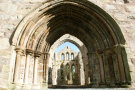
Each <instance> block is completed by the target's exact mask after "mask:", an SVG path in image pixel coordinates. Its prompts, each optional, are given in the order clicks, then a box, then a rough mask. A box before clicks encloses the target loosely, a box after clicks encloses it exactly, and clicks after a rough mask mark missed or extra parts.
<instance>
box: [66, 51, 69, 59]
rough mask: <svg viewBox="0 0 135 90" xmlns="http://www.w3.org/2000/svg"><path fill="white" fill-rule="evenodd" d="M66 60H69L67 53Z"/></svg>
mask: <svg viewBox="0 0 135 90" xmlns="http://www.w3.org/2000/svg"><path fill="white" fill-rule="evenodd" d="M66 60H69V53H68V52H67V53H66Z"/></svg>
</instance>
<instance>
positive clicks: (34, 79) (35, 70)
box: [33, 57, 39, 84]
mask: <svg viewBox="0 0 135 90" xmlns="http://www.w3.org/2000/svg"><path fill="white" fill-rule="evenodd" d="M38 58H39V57H35V60H34V74H33V83H34V84H37V68H38V67H37V65H38Z"/></svg>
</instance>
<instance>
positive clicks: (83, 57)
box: [49, 34, 89, 87]
mask: <svg viewBox="0 0 135 90" xmlns="http://www.w3.org/2000/svg"><path fill="white" fill-rule="evenodd" d="M65 42H70V43H73V44H74V45H76V46H77V47H78V49H79V50H80V52H79V55H80V59H79V60H78V61H79V65H80V66H79V67H80V70H79V71H80V73H78V74H79V75H80V78H79V77H78V78H79V79H80V81H78V85H82V86H83V85H85V84H86V83H88V81H87V79H88V77H89V76H88V67H87V66H86V65H87V63H88V56H87V51H88V50H87V48H86V47H85V45H84V44H83V43H82V42H81V41H80V40H79V39H78V38H76V37H74V36H72V35H70V34H65V35H63V36H61V37H60V38H59V39H58V40H57V41H56V42H55V43H54V44H53V45H52V46H51V48H50V51H49V53H50V59H49V62H53V61H55V60H56V52H55V50H56V49H57V48H58V46H59V45H61V44H63V43H65ZM63 54H64V53H63ZM64 57H65V58H66V55H64ZM76 58H77V57H76ZM53 63H55V62H53ZM53 66H54V65H53ZM53 68H54V70H53V71H52V72H53V74H54V75H52V76H55V73H56V67H55V66H54V67H52V69H53ZM77 69H79V68H77ZM84 69H85V71H84ZM79 71H78V72H79ZM85 79H86V80H85ZM52 80H53V81H52V82H54V84H53V85H54V86H55V85H57V84H56V82H55V81H56V77H53V79H52ZM85 81H87V82H85ZM59 86H60V85H59ZM68 87H70V86H68Z"/></svg>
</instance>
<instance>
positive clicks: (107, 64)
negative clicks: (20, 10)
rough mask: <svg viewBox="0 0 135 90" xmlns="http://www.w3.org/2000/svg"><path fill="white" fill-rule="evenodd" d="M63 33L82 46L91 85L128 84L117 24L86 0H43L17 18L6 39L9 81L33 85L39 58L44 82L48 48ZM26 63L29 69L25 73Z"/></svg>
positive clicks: (123, 42) (123, 40) (129, 81)
mask: <svg viewBox="0 0 135 90" xmlns="http://www.w3.org/2000/svg"><path fill="white" fill-rule="evenodd" d="M64 34H70V35H72V36H75V37H76V38H78V39H79V40H81V41H82V42H83V43H84V45H85V46H86V48H87V50H88V58H89V63H88V65H89V68H90V70H89V76H90V78H91V85H94V86H96V87H100V85H105V86H107V87H111V86H116V87H118V86H120V87H121V86H123V85H129V84H130V83H131V77H130V73H129V67H128V60H127V54H126V51H125V42H126V41H125V39H124V36H123V34H122V32H121V30H120V28H119V26H118V25H117V24H116V22H115V21H114V20H113V18H111V16H109V15H108V14H107V13H106V12H105V11H103V10H102V9H101V8H99V7H98V6H96V5H94V4H93V3H91V2H89V1H87V0H51V1H47V2H44V3H42V5H41V7H39V8H37V9H36V10H34V11H33V12H32V13H30V14H28V15H27V16H26V17H25V18H24V19H23V20H22V21H21V23H20V24H19V25H18V26H17V29H16V30H15V32H14V33H13V35H12V37H11V41H10V43H11V46H12V49H13V55H12V56H13V57H12V62H11V63H13V64H12V65H13V66H12V68H11V75H10V76H11V77H10V81H11V82H13V83H15V84H23V83H25V84H30V83H31V85H32V84H33V83H34V84H36V83H37V63H38V61H39V59H40V60H42V61H43V80H42V82H43V83H46V84H47V81H48V79H47V73H48V70H47V69H48V66H47V65H48V62H49V61H48V60H49V59H48V58H49V50H50V47H51V46H52V45H53V44H54V42H56V41H57V40H58V39H59V38H60V37H61V36H63V35H64ZM31 62H33V63H32V64H31ZM30 65H33V68H34V70H33V72H29V69H31V68H30ZM95 71H96V72H95ZM30 73H31V74H30ZM30 75H31V76H30Z"/></svg>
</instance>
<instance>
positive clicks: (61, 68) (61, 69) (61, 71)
mask: <svg viewBox="0 0 135 90" xmlns="http://www.w3.org/2000/svg"><path fill="white" fill-rule="evenodd" d="M60 74H61V79H64V75H63V65H61V67H60Z"/></svg>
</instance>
